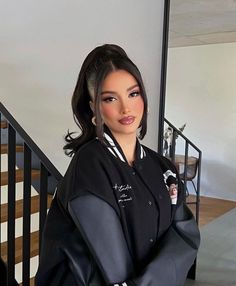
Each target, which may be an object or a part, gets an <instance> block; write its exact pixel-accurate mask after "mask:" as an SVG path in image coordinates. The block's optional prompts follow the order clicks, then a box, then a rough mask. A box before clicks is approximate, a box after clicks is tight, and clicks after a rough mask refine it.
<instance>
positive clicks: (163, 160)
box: [142, 145, 177, 172]
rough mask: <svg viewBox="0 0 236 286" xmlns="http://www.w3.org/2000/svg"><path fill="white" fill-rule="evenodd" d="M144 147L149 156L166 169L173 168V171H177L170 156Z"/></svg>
mask: <svg viewBox="0 0 236 286" xmlns="http://www.w3.org/2000/svg"><path fill="white" fill-rule="evenodd" d="M142 147H143V148H144V150H145V152H146V154H147V156H148V157H149V158H151V159H152V160H154V161H155V162H156V163H157V164H159V165H160V167H161V168H162V169H163V170H164V171H165V170H167V169H171V170H172V171H175V172H177V170H176V167H175V165H174V164H173V163H172V162H171V161H170V160H169V159H168V158H166V157H164V156H163V155H161V154H159V153H158V152H156V151H154V150H152V149H150V148H148V147H146V146H144V145H142Z"/></svg>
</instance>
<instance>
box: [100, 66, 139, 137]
mask: <svg viewBox="0 0 236 286" xmlns="http://www.w3.org/2000/svg"><path fill="white" fill-rule="evenodd" d="M143 111H144V103H143V98H142V96H141V94H140V88H139V85H138V83H137V81H136V79H135V78H134V77H133V76H132V75H131V74H130V73H128V72H127V71H125V70H117V71H114V72H111V73H110V74H109V75H108V76H107V77H106V78H105V80H104V82H103V85H102V93H101V105H100V112H101V117H102V120H103V122H104V124H105V125H106V126H107V127H108V128H109V129H110V131H111V132H112V134H113V136H114V137H115V138H116V139H117V140H118V138H119V137H120V136H123V135H134V136H135V137H136V133H137V129H138V127H139V126H140V122H141V120H142V117H143Z"/></svg>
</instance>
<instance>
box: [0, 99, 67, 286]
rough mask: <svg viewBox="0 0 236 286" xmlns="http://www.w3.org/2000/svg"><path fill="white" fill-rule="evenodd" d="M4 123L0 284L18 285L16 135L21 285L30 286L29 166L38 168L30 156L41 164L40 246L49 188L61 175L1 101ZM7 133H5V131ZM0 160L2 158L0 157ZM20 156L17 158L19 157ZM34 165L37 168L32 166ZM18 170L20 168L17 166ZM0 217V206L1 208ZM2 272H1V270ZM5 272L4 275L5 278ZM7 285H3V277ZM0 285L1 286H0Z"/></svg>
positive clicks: (0, 108) (1, 138) (0, 117)
mask: <svg viewBox="0 0 236 286" xmlns="http://www.w3.org/2000/svg"><path fill="white" fill-rule="evenodd" d="M1 119H2V120H6V121H7V122H8V124H7V126H6V125H4V124H1V127H3V128H9V129H8V143H9V145H8V168H9V169H8V222H7V229H8V230H7V263H5V262H4V261H3V260H2V259H1V256H0V281H1V282H0V284H1V283H3V285H8V286H13V285H18V283H17V282H16V281H15V277H14V276H15V209H16V206H15V197H16V195H15V189H16V186H15V182H16V176H15V175H16V170H15V168H16V163H17V165H18V157H17V162H16V134H17V136H19V137H17V141H18V138H21V139H22V141H21V140H20V142H25V143H24V196H23V243H22V245H23V273H22V284H23V285H24V286H29V285H30V283H29V280H30V215H31V183H32V182H31V180H32V177H31V170H30V169H31V165H32V166H34V169H39V167H38V163H36V164H35V162H34V159H33V154H34V155H35V157H37V159H38V160H39V162H41V163H40V164H41V166H40V168H41V177H40V193H39V197H40V222H39V224H40V226H39V227H40V228H39V236H40V238H39V247H40V245H41V238H42V231H43V227H44V223H45V219H46V215H47V197H48V195H47V194H48V188H50V191H52V190H54V189H55V186H54V185H55V184H56V182H58V181H59V180H60V179H61V178H62V175H61V174H60V172H59V171H58V170H57V169H56V168H55V166H54V165H53V164H52V163H51V162H50V160H49V159H48V158H47V157H46V155H45V154H44V153H43V152H42V151H41V150H40V149H39V147H38V146H37V145H36V144H35V143H34V142H33V140H32V139H31V138H30V137H29V135H28V134H27V133H26V132H25V131H24V130H23V129H22V127H21V126H20V125H19V124H18V122H17V121H16V120H15V119H14V118H13V116H12V115H11V114H10V113H9V112H8V110H7V109H6V108H5V107H4V106H3V104H2V103H1V102H0V120H1ZM6 131H7V130H6ZM3 136H5V131H4V132H2V130H0V144H1V143H2V142H3V141H4V143H6V142H5V137H3ZM0 157H1V155H0ZM19 157H20V156H19ZM19 162H20V165H22V161H21V157H20V159H19ZM35 165H36V166H35ZM19 168H21V166H19ZM1 169H2V168H1V158H0V179H1V177H2V176H1ZM49 175H50V176H51V177H52V179H53V180H48V176H49ZM34 186H36V191H38V192H39V189H38V184H37V183H36V184H35V185H34ZM0 202H1V186H0ZM0 214H1V206H0ZM0 241H1V229H0ZM1 254H2V252H1V247H0V255H1ZM3 270H4V271H5V272H4V271H3ZM4 273H6V275H5V276H4ZM5 277H6V279H7V282H6V283H5V280H6V279H5V280H4V278H5ZM1 285H2V284H1Z"/></svg>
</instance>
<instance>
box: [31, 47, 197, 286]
mask: <svg viewBox="0 0 236 286" xmlns="http://www.w3.org/2000/svg"><path fill="white" fill-rule="evenodd" d="M72 107H73V114H74V118H75V121H76V122H77V124H78V126H79V127H80V129H81V131H82V133H81V135H80V136H78V137H77V138H73V137H72V135H71V134H68V135H67V137H66V140H67V145H66V146H65V150H66V152H67V153H68V154H70V155H73V158H72V161H71V163H70V165H69V168H68V170H67V172H66V174H65V176H64V178H63V180H62V181H61V182H60V184H59V186H58V188H57V193H56V195H55V197H54V200H53V202H52V205H51V208H50V211H49V214H48V217H47V222H46V226H45V230H44V237H43V242H42V249H41V256H40V265H39V270H38V273H37V276H36V285H38V286H44V285H47V286H49V285H53V286H55V285H60V286H64V285H79V286H81V285H83V286H85V285H86V286H87V285H90V286H100V285H116V286H117V285H124V286H125V285H128V286H130V285H138V286H154V285H155V286H156V285H160V286H165V285H166V286H167V285H168V286H177V285H178V286H179V285H183V284H184V281H185V279H186V276H187V272H188V270H189V268H190V267H191V265H192V264H193V262H194V259H195V258H196V254H197V249H198V246H199V240H200V239H199V231H198V228H197V225H196V223H195V220H194V218H193V216H192V214H191V212H190V211H189V210H188V209H187V207H186V206H185V205H184V203H183V191H181V184H179V190H178V196H177V201H176V199H175V200H171V198H170V194H169V192H168V191H167V187H166V185H168V186H171V188H172V189H173V186H174V187H175V185H173V184H175V183H176V179H178V178H176V169H175V167H174V166H173V165H172V164H171V163H170V162H169V161H168V160H167V159H165V158H164V157H162V156H160V155H158V154H157V153H156V152H154V151H152V150H150V149H149V148H147V147H145V146H143V145H141V144H140V143H139V140H138V139H137V133H139V138H140V139H142V138H143V137H144V136H145V134H146V128H147V126H146V125H147V98H146V93H145V88H144V85H143V81H142V78H141V75H140V72H139V70H138V69H137V67H136V66H135V65H134V63H133V62H132V61H131V60H130V59H129V58H128V56H127V55H126V53H125V52H124V50H123V49H122V48H120V47H119V46H116V45H103V46H100V47H97V48H95V49H94V50H93V51H92V52H91V53H90V54H89V55H88V56H87V58H86V59H85V61H84V63H83V65H82V68H81V71H80V74H79V78H78V82H77V85H76V88H75V91H74V94H73V98H72ZM177 177H178V176H177ZM175 194H176V195H177V193H176V192H175ZM172 195H173V193H172Z"/></svg>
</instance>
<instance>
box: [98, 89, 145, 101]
mask: <svg viewBox="0 0 236 286" xmlns="http://www.w3.org/2000/svg"><path fill="white" fill-rule="evenodd" d="M139 95H140V91H138V90H137V91H132V92H131V93H130V94H129V97H131V98H132V97H137V96H139ZM115 100H116V98H115V97H113V96H108V97H105V98H103V99H102V101H103V102H106V103H110V102H113V101H115Z"/></svg>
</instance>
